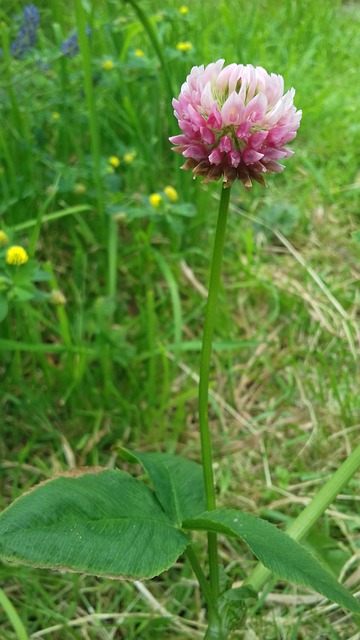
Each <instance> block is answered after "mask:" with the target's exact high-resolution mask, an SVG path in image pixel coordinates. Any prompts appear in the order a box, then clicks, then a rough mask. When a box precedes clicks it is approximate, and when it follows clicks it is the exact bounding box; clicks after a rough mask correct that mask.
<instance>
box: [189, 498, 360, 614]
mask: <svg viewBox="0 0 360 640" xmlns="http://www.w3.org/2000/svg"><path fill="white" fill-rule="evenodd" d="M183 526H184V528H185V529H205V530H206V531H215V532H218V533H224V534H225V535H227V536H235V537H237V538H240V539H241V540H243V541H244V542H246V544H247V545H248V546H249V547H250V549H251V550H252V552H253V553H254V554H255V555H256V557H257V558H259V560H260V561H261V562H262V563H263V565H264V566H265V567H267V568H268V569H270V571H273V572H274V573H275V574H277V575H278V576H280V577H281V578H285V579H286V580H289V581H290V582H295V583H296V584H302V585H306V586H308V587H311V588H312V589H314V590H315V591H317V592H318V593H321V595H323V596H325V597H326V598H329V600H332V601H334V602H336V603H337V604H339V605H341V606H343V607H345V608H346V609H349V611H352V612H354V613H360V604H359V603H358V602H357V600H355V598H353V596H352V595H351V593H349V591H347V589H345V588H344V587H343V586H342V585H341V584H340V583H339V582H337V580H336V579H335V578H334V577H333V576H332V575H331V574H330V573H329V572H328V571H327V570H326V569H324V567H323V566H322V564H320V562H319V561H318V560H317V559H316V558H315V557H314V556H313V555H312V554H311V553H310V552H309V551H308V550H307V549H306V548H305V547H303V546H302V545H301V544H299V543H298V542H296V541H295V540H292V538H290V537H289V536H288V535H286V533H283V532H282V531H281V530H280V529H277V527H275V526H274V525H273V524H270V523H269V522H266V520H262V519H261V518H258V517H257V516H254V515H252V514H249V513H242V512H241V511H237V510H235V509H224V510H215V511H208V512H205V513H203V514H202V515H201V516H200V517H199V518H196V519H194V520H187V521H185V522H184V523H183Z"/></svg>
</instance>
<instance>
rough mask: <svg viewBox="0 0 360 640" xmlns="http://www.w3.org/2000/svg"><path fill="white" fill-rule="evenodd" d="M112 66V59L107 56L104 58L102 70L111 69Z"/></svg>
mask: <svg viewBox="0 0 360 640" xmlns="http://www.w3.org/2000/svg"><path fill="white" fill-rule="evenodd" d="M114 67H115V65H114V63H113V61H112V60H110V59H109V58H108V59H106V60H104V62H103V63H102V68H103V69H104V71H111V70H112V69H113V68H114Z"/></svg>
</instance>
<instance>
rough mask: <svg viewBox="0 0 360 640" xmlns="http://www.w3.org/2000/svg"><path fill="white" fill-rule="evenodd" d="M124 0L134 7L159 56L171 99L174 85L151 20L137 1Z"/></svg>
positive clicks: (173, 93)
mask: <svg viewBox="0 0 360 640" xmlns="http://www.w3.org/2000/svg"><path fill="white" fill-rule="evenodd" d="M125 1H126V2H128V3H129V4H131V6H132V8H133V9H134V11H135V13H136V15H137V16H138V18H139V20H140V22H141V24H142V25H143V27H144V29H145V31H146V33H147V34H148V36H149V39H150V42H151V44H152V46H153V48H154V51H155V53H156V55H157V57H158V58H159V62H160V64H161V68H162V71H163V74H164V80H165V84H166V89H167V92H168V94H169V98H170V100H171V98H172V96H174V95H175V91H174V87H173V86H172V80H171V75H170V71H169V68H168V65H167V62H166V59H165V56H164V54H163V51H162V48H161V44H160V42H159V40H158V37H157V34H156V31H155V29H154V27H153V25H152V23H151V21H150V20H149V18H148V17H147V16H146V14H145V13H144V11H143V10H142V9H141V7H140V6H139V5H138V3H137V2H135V0H125Z"/></svg>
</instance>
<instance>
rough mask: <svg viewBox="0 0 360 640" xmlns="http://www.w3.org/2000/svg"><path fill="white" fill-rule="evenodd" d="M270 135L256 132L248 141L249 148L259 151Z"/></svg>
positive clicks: (266, 132)
mask: <svg viewBox="0 0 360 640" xmlns="http://www.w3.org/2000/svg"><path fill="white" fill-rule="evenodd" d="M268 133H269V132H268V131H255V133H253V134H252V135H251V136H250V138H249V140H248V144H249V146H250V147H251V148H252V149H258V148H259V147H261V145H262V144H263V142H264V141H265V140H266V138H267V136H268Z"/></svg>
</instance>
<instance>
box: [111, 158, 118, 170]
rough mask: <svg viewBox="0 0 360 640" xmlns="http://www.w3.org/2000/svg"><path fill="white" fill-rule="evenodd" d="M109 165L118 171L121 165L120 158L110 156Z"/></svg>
mask: <svg viewBox="0 0 360 640" xmlns="http://www.w3.org/2000/svg"><path fill="white" fill-rule="evenodd" d="M109 164H111V166H112V167H114V168H115V169H117V168H118V166H119V164H120V158H118V157H117V156H110V158H109Z"/></svg>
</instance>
